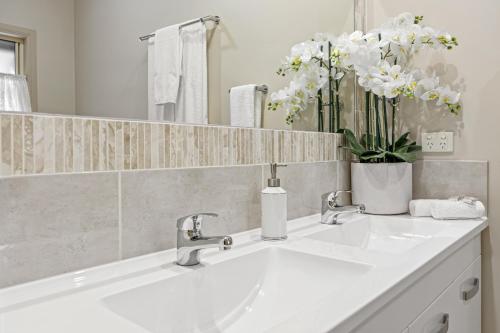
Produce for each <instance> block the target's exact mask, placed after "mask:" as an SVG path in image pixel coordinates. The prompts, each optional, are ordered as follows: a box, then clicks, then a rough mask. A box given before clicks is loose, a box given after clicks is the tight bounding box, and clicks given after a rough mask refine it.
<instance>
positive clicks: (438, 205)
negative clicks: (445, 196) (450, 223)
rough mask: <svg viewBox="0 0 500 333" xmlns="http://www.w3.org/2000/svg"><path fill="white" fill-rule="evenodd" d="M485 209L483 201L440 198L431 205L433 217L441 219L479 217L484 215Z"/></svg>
mask: <svg viewBox="0 0 500 333" xmlns="http://www.w3.org/2000/svg"><path fill="white" fill-rule="evenodd" d="M485 211H486V210H485V208H484V205H483V203H482V202H481V201H474V202H472V203H468V202H465V201H457V200H438V201H436V202H433V203H432V205H431V214H432V217H433V218H435V219H439V220H459V219H477V218H480V217H483V216H484V214H485Z"/></svg>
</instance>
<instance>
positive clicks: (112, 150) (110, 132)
mask: <svg viewBox="0 0 500 333" xmlns="http://www.w3.org/2000/svg"><path fill="white" fill-rule="evenodd" d="M106 131H107V134H106V135H107V137H108V150H107V153H108V158H107V160H108V166H107V170H116V122H115V121H108V122H107V129H106Z"/></svg>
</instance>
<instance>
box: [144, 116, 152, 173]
mask: <svg viewBox="0 0 500 333" xmlns="http://www.w3.org/2000/svg"><path fill="white" fill-rule="evenodd" d="M151 149H152V145H151V124H150V123H146V124H144V169H151Z"/></svg>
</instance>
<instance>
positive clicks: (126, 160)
mask: <svg viewBox="0 0 500 333" xmlns="http://www.w3.org/2000/svg"><path fill="white" fill-rule="evenodd" d="M123 169H124V170H129V169H130V123H129V122H128V121H124V122H123Z"/></svg>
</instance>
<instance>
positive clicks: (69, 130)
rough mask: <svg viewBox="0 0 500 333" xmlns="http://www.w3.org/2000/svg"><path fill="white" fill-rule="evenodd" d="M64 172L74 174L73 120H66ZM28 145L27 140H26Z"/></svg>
mask: <svg viewBox="0 0 500 333" xmlns="http://www.w3.org/2000/svg"><path fill="white" fill-rule="evenodd" d="M63 140H64V153H63V156H64V172H73V119H72V118H64V134H63ZM25 143H26V140H25Z"/></svg>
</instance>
